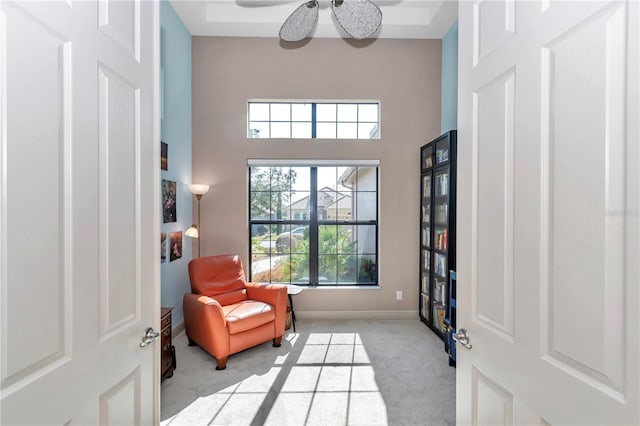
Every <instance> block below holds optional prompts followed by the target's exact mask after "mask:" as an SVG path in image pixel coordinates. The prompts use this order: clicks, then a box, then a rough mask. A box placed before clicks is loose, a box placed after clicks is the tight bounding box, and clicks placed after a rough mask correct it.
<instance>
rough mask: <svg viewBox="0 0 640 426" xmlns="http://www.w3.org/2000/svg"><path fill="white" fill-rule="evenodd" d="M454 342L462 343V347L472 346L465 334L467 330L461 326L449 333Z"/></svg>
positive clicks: (469, 347)
mask: <svg viewBox="0 0 640 426" xmlns="http://www.w3.org/2000/svg"><path fill="white" fill-rule="evenodd" d="M451 337H452V338H453V340H454V341H455V342H458V343H460V344H461V345H462V347H464V348H466V349H471V348H472V347H473V346H472V345H471V344H470V343H469V334H467V330H466V329H465V328H461V329H460V330H458V331H457V332H456V333H453V334H452V335H451Z"/></svg>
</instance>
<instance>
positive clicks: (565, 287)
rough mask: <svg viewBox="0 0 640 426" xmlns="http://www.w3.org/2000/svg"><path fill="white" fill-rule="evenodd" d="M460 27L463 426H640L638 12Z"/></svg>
mask: <svg viewBox="0 0 640 426" xmlns="http://www.w3.org/2000/svg"><path fill="white" fill-rule="evenodd" d="M459 13H460V20H459V31H460V32H459V43H460V44H459V67H460V74H459V83H460V86H459V106H460V116H459V135H458V141H459V142H458V144H459V145H458V155H459V157H458V222H457V224H458V236H459V237H458V238H459V239H458V254H457V259H458V264H457V269H458V281H457V282H458V298H459V301H458V303H459V305H458V322H457V324H458V327H459V328H466V329H467V330H468V335H469V344H470V345H472V348H471V349H464V348H463V347H462V345H460V344H458V347H457V353H458V369H457V407H458V408H457V421H458V424H474V425H475V424H478V425H510V424H530V425H545V424H551V425H555V424H576V425H587V424H598V425H618V424H633V425H637V424H640V407H639V404H640V392H639V380H640V368H639V365H640V352H639V337H640V327H639V323H640V320H639V315H638V313H639V311H640V309H639V308H640V293H639V290H638V287H639V282H640V273H639V271H640V251H639V243H640V227H639V217H640V213H639V212H640V209H639V201H638V199H639V195H640V174H639V171H640V143H639V138H640V134H639V130H638V128H639V122H640V109H639V107H638V98H639V92H640V87H639V82H640V75H639V72H638V67H639V57H640V41H639V40H640V34H639V27H640V3H639V2H638V1H635V0H634V1H587V2H563V1H555V0H553V1H552V0H546V1H544V0H543V1H526V2H524V1H523V2H515V1H508V0H507V1H484V2H482V1H478V2H471V1H469V2H466V1H465V2H460V8H459Z"/></svg>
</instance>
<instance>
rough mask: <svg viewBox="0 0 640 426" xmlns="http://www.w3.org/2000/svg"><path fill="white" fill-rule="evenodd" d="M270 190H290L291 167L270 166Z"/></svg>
mask: <svg viewBox="0 0 640 426" xmlns="http://www.w3.org/2000/svg"><path fill="white" fill-rule="evenodd" d="M269 172H270V174H271V176H270V178H271V179H270V184H271V191H286V192H289V191H291V177H292V175H291V168H289V167H270V169H269Z"/></svg>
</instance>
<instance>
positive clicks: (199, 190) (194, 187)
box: [184, 184, 209, 257]
mask: <svg viewBox="0 0 640 426" xmlns="http://www.w3.org/2000/svg"><path fill="white" fill-rule="evenodd" d="M189 191H191V193H192V194H193V195H195V196H196V198H197V199H198V218H197V220H196V223H194V224H193V225H191V228H189V229H187V230H186V231H184V235H185V236H187V237H191V238H195V239H197V240H198V256H196V257H200V199H201V198H202V196H203V195H204V194H206V193H207V191H209V185H199V184H191V185H189Z"/></svg>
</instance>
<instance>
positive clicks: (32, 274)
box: [1, 7, 71, 388]
mask: <svg viewBox="0 0 640 426" xmlns="http://www.w3.org/2000/svg"><path fill="white" fill-rule="evenodd" d="M4 12H5V13H4V22H5V26H4V31H3V33H4V35H5V37H6V39H7V40H15V39H21V40H24V44H23V45H21V46H18V45H15V44H13V43H7V44H6V46H5V49H4V52H5V54H4V55H2V56H3V57H4V58H6V59H5V61H3V64H2V68H3V70H4V74H5V75H6V77H5V79H6V80H5V82H6V83H5V84H4V85H3V86H4V87H3V88H4V90H5V91H6V92H5V93H6V96H7V100H6V102H7V106H8V108H7V109H8V111H7V114H6V117H7V118H6V119H4V120H3V121H5V120H6V121H5V122H6V136H5V137H3V138H2V152H3V153H5V155H6V158H7V159H11V161H9V162H8V164H7V167H6V169H5V176H4V179H5V183H4V185H2V189H1V191H2V200H3V203H2V211H1V215H2V221H1V226H2V231H1V233H2V235H3V236H4V237H3V239H2V240H3V246H4V247H3V248H2V252H3V253H4V256H3V259H2V268H1V269H2V271H3V275H4V280H3V281H4V282H5V283H9V282H11V283H15V285H6V284H5V285H3V295H2V298H1V300H2V302H1V303H2V312H3V315H5V316H6V321H7V323H8V324H11V327H10V328H7V329H6V331H4V330H3V333H2V386H3V388H4V387H5V386H10V385H12V384H15V383H17V382H19V381H25V380H26V381H28V380H30V379H33V377H34V375H37V374H40V373H41V372H42V371H43V370H46V369H47V368H51V367H52V364H54V363H58V362H59V361H60V360H61V359H62V358H64V357H66V356H68V355H69V354H68V352H69V347H68V339H69V326H70V324H69V318H70V312H69V310H70V306H69V305H68V303H66V301H67V299H68V297H69V296H70V282H69V279H70V277H69V273H68V272H69V271H68V268H67V261H68V259H69V256H70V248H71V247H70V246H69V244H68V241H69V235H68V219H69V217H68V215H69V212H70V210H71V209H70V204H69V201H70V200H69V198H68V197H67V196H66V195H67V194H68V188H69V185H70V182H69V179H68V166H69V164H68V158H67V156H66V153H67V151H68V147H69V142H70V129H69V127H68V121H67V118H68V117H69V113H70V103H71V99H70V96H68V94H69V92H68V90H69V88H70V87H71V81H70V75H71V70H70V62H69V56H70V53H71V51H70V49H69V41H68V39H67V37H65V36H63V35H62V34H60V33H58V32H56V30H55V29H54V28H52V27H51V26H50V25H47V24H46V23H44V22H42V21H41V20H40V19H38V18H37V17H35V16H33V15H30V14H29V13H26V12H25V11H24V10H22V9H21V8H19V7H7V8H6V9H5V10H4ZM34 50H37V52H38V55H37V56H29V55H26V54H25V51H26V52H29V51H34ZM6 64H12V66H10V67H8V66H6ZM34 99H38V102H37V103H34V102H33V100H34ZM29 123H38V125H37V126H36V125H32V124H29ZM34 176H38V179H39V180H41V182H40V183H39V184H34V179H33V177H34ZM45 182H46V183H47V184H43V183H45ZM11 206H21V208H20V209H12V208H11ZM34 258H35V259H39V260H38V267H37V268H35V267H34V262H33V259H34ZM34 294H38V297H34ZM49 301H55V303H50V302H49ZM25 306H30V308H29V309H24V307H25ZM34 321H35V322H37V323H39V324H40V326H39V327H33V326H32V324H33V323H34ZM34 342H38V345H34Z"/></svg>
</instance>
